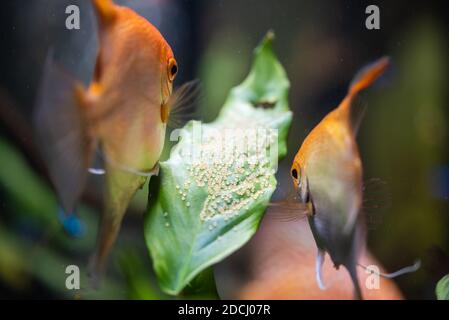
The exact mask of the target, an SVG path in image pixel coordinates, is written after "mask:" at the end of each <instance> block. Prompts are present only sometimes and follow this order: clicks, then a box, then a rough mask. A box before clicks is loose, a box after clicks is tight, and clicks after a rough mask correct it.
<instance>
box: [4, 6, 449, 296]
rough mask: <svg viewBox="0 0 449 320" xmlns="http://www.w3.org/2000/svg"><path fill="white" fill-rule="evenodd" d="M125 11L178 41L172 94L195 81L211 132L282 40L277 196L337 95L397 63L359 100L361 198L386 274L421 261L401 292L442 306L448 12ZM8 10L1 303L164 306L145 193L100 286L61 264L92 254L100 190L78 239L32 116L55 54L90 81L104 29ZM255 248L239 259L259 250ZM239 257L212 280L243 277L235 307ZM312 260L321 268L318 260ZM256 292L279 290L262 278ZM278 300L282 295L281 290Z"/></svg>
mask: <svg viewBox="0 0 449 320" xmlns="http://www.w3.org/2000/svg"><path fill="white" fill-rule="evenodd" d="M116 2H117V3H124V4H126V5H128V6H130V7H132V8H134V9H135V10H136V11H138V12H139V13H140V14H142V15H144V16H145V17H146V18H147V19H149V20H150V21H151V22H152V23H153V24H155V25H156V26H157V27H158V28H159V29H160V30H161V33H162V34H163V35H164V36H165V37H166V39H167V41H168V42H169V43H170V44H171V45H172V48H173V50H174V52H175V55H176V57H177V60H178V63H179V69H180V72H179V77H178V78H177V80H176V83H175V85H176V84H178V85H179V84H181V83H183V82H184V81H186V80H190V79H193V78H198V79H199V80H200V81H201V83H202V96H201V99H200V100H199V102H198V104H197V105H196V108H195V117H196V118H197V119H201V120H204V121H211V120H213V119H214V118H215V117H216V115H217V114H218V111H219V109H220V108H221V106H222V105H223V103H224V99H225V98H226V96H227V94H228V92H229V90H230V89H231V88H232V87H234V86H236V85H237V84H239V83H240V82H241V81H242V80H243V78H244V77H245V75H246V74H247V72H248V69H249V66H250V62H251V53H252V50H253V48H254V47H255V46H256V45H257V44H258V43H259V41H260V39H261V38H262V37H263V36H264V34H265V33H266V32H267V30H269V29H272V30H274V32H275V34H276V41H275V42H274V49H275V52H276V54H277V56H278V57H279V60H280V61H281V63H282V64H283V66H284V67H285V69H286V72H287V75H288V77H289V79H290V82H291V91H290V96H289V99H290V108H291V110H292V111H293V113H294V118H293V123H292V127H291V130H290V133H289V138H288V155H287V157H286V158H285V159H283V160H282V162H281V163H280V166H279V171H278V173H277V178H278V181H279V188H278V190H277V192H276V194H275V196H274V197H275V199H282V198H283V197H284V196H285V195H286V194H288V193H289V192H291V188H292V186H291V181H290V176H289V170H290V164H291V161H292V159H293V157H294V155H295V154H296V152H297V150H298V148H299V147H300V144H301V142H302V141H303V139H304V137H305V136H306V135H307V134H308V133H309V132H310V130H311V129H312V128H313V127H314V126H315V125H316V124H317V123H318V122H319V120H320V119H321V118H322V117H323V116H324V115H325V114H327V113H328V112H329V111H330V110H331V109H333V108H334V107H336V106H337V105H338V103H339V102H340V101H341V100H342V99H343V97H344V95H345V94H346V90H347V86H348V84H349V82H350V81H351V79H352V77H353V75H354V74H355V73H356V72H357V70H359V68H360V67H362V66H363V65H365V64H366V63H368V62H370V61H373V60H375V59H377V58H378V57H380V56H383V55H389V56H391V58H392V62H393V68H392V70H391V71H390V72H389V74H388V75H387V76H386V77H384V79H383V80H382V81H381V82H380V83H379V84H377V85H376V86H374V87H373V88H372V89H370V90H368V92H366V93H364V94H363V95H362V96H361V98H360V99H359V101H358V102H357V103H361V104H365V105H366V106H367V111H366V114H365V117H364V120H363V122H362V126H361V129H360V133H359V136H358V143H359V147H360V151H361V156H362V161H363V165H364V179H365V180H366V181H367V185H369V184H370V183H369V182H370V181H374V180H376V181H381V182H382V183H381V184H378V185H375V187H374V189H375V190H369V187H367V190H368V191H367V194H368V195H372V197H371V198H370V200H371V203H370V206H369V208H368V209H367V216H368V224H369V233H368V238H369V241H368V247H369V250H370V251H371V253H372V254H373V256H375V257H376V259H377V260H378V261H379V262H380V263H381V264H382V265H383V266H384V267H385V269H386V270H396V269H398V268H401V267H403V266H405V265H409V264H411V263H413V261H415V260H416V259H421V261H422V267H421V268H420V270H419V271H418V272H416V273H413V274H410V275H406V276H403V277H400V278H398V279H396V280H395V281H396V283H397V285H398V287H399V289H400V290H401V292H402V295H403V297H404V298H406V299H435V285H436V283H437V281H438V280H439V279H440V278H441V277H442V276H444V275H445V274H448V273H449V148H448V147H449V126H448V119H449V74H448V72H447V71H448V70H449V68H448V67H449V66H448V57H449V46H448V41H447V40H448V39H449V21H448V19H447V17H448V11H447V9H445V7H444V2H443V1H441V2H438V1H419V2H410V1H374V2H372V3H371V2H370V3H368V2H364V1H348V0H347V1H343V0H338V1H324V0H320V1H297V0H281V1H277V0H244V1H237V0H214V1H193V0H192V1H188V0H142V1H138V0H121V1H116ZM70 4H76V5H78V6H79V7H80V9H81V29H80V30H67V29H66V28H65V19H66V17H67V15H66V14H65V8H66V7H67V6H68V5H70ZM369 4H376V5H378V6H379V8H380V14H381V20H380V21H381V22H380V30H367V28H366V27H365V19H366V17H367V15H366V14H365V8H366V6H368V5H369ZM0 12H1V17H0V45H1V50H0V298H44V299H46V298H50V299H53V298H68V299H73V298H75V299H76V298H81V299H92V298H119V299H163V298H169V297H168V296H166V295H164V294H163V293H162V292H161V291H160V289H159V288H158V285H157V281H156V279H155V276H154V274H153V271H152V263H151V261H150V257H149V255H148V250H147V248H146V246H145V242H144V239H143V232H142V220H143V215H142V214H143V212H144V211H145V208H146V200H147V199H146V197H147V194H146V193H145V192H144V191H142V192H141V193H140V194H139V195H138V196H137V197H136V199H135V200H134V201H133V203H132V205H131V207H130V208H129V214H128V215H127V216H126V217H125V220H124V224H123V227H122V230H121V233H120V236H119V239H118V243H117V245H116V247H115V248H114V250H113V252H112V256H111V258H110V260H109V262H110V263H109V268H108V272H107V276H106V277H105V283H104V285H103V286H102V288H101V289H100V290H98V291H95V290H83V289H81V290H80V291H76V292H74V291H68V290H67V289H66V288H65V285H64V284H65V279H66V276H67V275H66V274H65V273H64V270H65V266H67V265H71V264H75V265H79V266H81V268H82V270H84V269H85V265H86V264H87V261H88V257H89V255H90V253H91V252H92V250H93V248H94V244H95V237H96V227H97V223H98V218H99V212H100V211H101V206H102V205H101V193H100V192H99V191H98V189H99V188H96V186H98V185H99V184H101V181H99V179H98V178H96V177H93V178H92V179H91V180H92V181H91V183H89V190H88V191H86V193H85V195H84V196H83V202H82V205H81V206H80V210H79V214H80V216H81V218H82V219H83V221H84V222H85V224H86V232H85V235H84V236H83V237H82V238H71V237H69V236H68V235H66V234H65V233H64V231H63V230H62V228H61V226H60V224H59V222H58V219H57V209H56V208H57V203H56V197H55V195H54V193H53V191H52V188H51V185H50V183H49V180H48V176H47V173H46V170H45V168H44V166H43V163H42V160H41V158H40V156H39V152H38V150H37V148H36V146H35V144H34V142H33V131H32V128H31V125H30V120H31V116H32V112H33V106H34V104H35V98H36V93H37V87H38V85H39V81H40V77H41V72H42V68H43V64H44V61H45V58H46V56H47V53H48V51H49V50H50V48H51V49H52V50H54V54H55V57H56V59H57V60H58V61H59V62H60V63H61V64H63V65H64V66H65V68H67V70H69V71H70V73H72V74H74V75H75V76H76V77H78V78H79V79H82V80H83V82H84V83H86V84H87V83H88V82H89V80H90V78H91V74H92V71H93V66H94V57H95V52H96V49H97V39H96V24H95V18H94V14H93V10H92V7H91V3H90V1H87V0H78V1H75V0H5V1H2V2H1V3H0ZM169 147H170V145H169V144H167V145H166V152H165V153H164V154H165V155H164V156H163V158H164V157H165V158H167V156H168V154H169ZM379 185H380V186H379ZM370 192H372V193H370ZM268 223H269V221H264V222H263V223H262V229H263V228H266V225H267V224H268ZM277 229H279V230H282V228H277ZM298 230H300V229H298ZM301 230H302V229H301ZM298 232H299V231H298ZM307 232H308V230H307ZM269 235H270V233H266V234H265V236H269ZM260 237H262V236H260ZM260 237H259V238H260ZM256 240H258V238H257V237H256V238H254V239H253V240H252V241H251V242H250V244H249V246H247V247H245V248H243V249H242V250H249V251H251V248H253V247H254V243H253V242H254V241H256ZM254 250H256V249H254ZM279 250H286V251H289V252H294V250H295V248H294V247H281V249H279ZM237 255H238V252H237V254H236V256H235V257H231V258H230V259H227V260H228V261H225V262H224V264H223V265H222V267H223V268H218V269H226V270H225V271H223V272H221V271H217V273H220V274H218V275H217V274H216V277H217V279H221V280H220V281H218V282H217V283H218V291H219V292H220V290H221V289H220V283H223V282H225V283H227V284H228V285H231V286H232V285H233V284H234V283H236V282H238V284H236V285H235V287H234V288H231V289H229V288H227V289H226V290H224V291H226V292H232V294H231V297H240V296H241V295H239V292H238V291H239V290H244V288H242V287H244V284H245V281H247V280H248V279H247V278H248V275H247V274H246V273H245V267H244V266H245V260H244V259H245V257H242V256H237ZM248 256H250V255H248ZM307 263H312V265H311V267H313V263H314V261H313V260H312V261H308V262H307ZM266 272H284V273H294V272H299V271H295V269H294V268H293V269H287V270H282V269H273V270H267V271H266ZM223 277H225V280H223ZM226 277H228V278H229V279H228V278H226ZM82 278H83V280H82V281H87V280H85V278H86V277H85V276H84V275H83V277H82ZM226 279H228V280H229V281H226ZM236 279H238V281H236ZM267 286H268V283H267ZM260 288H261V289H260V290H267V291H270V290H271V289H272V288H270V287H265V288H264V287H263V283H261V286H260ZM276 290H277V292H280V296H282V294H281V293H282V290H283V289H282V286H280V287H277V288H276ZM286 290H287V289H286ZM222 292H223V291H222ZM206 297H207V296H206ZM226 297H229V296H226ZM327 298H329V297H327Z"/></svg>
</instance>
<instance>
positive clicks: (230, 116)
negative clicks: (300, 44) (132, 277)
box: [145, 32, 292, 295]
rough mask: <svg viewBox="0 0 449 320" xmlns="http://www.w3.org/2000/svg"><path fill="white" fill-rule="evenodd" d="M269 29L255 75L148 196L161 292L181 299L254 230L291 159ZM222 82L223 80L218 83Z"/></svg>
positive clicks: (186, 137)
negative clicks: (280, 169) (284, 161)
mask: <svg viewBox="0 0 449 320" xmlns="http://www.w3.org/2000/svg"><path fill="white" fill-rule="evenodd" d="M272 41H273V34H272V33H271V32H270V33H268V34H267V36H266V37H265V38H264V40H263V41H262V43H261V44H260V45H259V46H258V47H257V48H256V49H255V52H254V58H253V64H252V68H251V71H250V73H249V75H248V76H247V78H246V79H245V80H244V81H243V83H242V84H241V85H239V86H237V87H235V88H233V89H232V90H231V92H230V94H229V96H228V98H227V100H226V102H225V104H224V106H223V108H222V110H221V112H220V114H219V116H218V118H217V119H216V120H215V121H214V122H212V123H208V124H202V123H200V122H197V121H191V122H189V123H188V124H187V125H186V126H185V127H184V128H183V129H181V132H180V137H181V138H180V139H181V140H180V142H179V143H178V144H177V145H176V146H175V147H174V148H173V149H172V152H171V155H170V158H169V159H168V160H167V161H165V162H162V163H161V164H160V169H161V170H160V176H159V178H156V179H155V180H156V181H157V182H156V183H157V185H156V186H155V185H154V182H155V181H153V182H152V187H153V189H156V190H155V192H152V191H150V201H149V208H148V212H147V215H146V218H145V239H146V244H147V246H148V248H149V251H150V254H151V257H152V259H153V263H154V269H155V271H156V274H157V277H158V280H159V283H160V286H161V288H162V289H163V290H164V291H165V292H167V293H169V294H173V295H176V294H179V293H180V292H181V291H182V290H183V289H184V288H185V287H186V286H187V285H188V284H189V282H191V281H192V279H193V278H194V277H195V276H197V275H198V274H199V273H200V272H201V271H203V270H205V269H206V268H207V267H209V266H211V265H213V264H215V263H217V262H219V261H220V260H222V259H224V258H225V257H227V256H229V255H230V254H232V253H233V252H234V251H236V250H237V249H239V248H240V247H241V246H243V245H244V244H245V243H246V242H247V241H248V240H249V239H250V238H251V237H252V236H253V235H254V233H255V232H256V230H257V227H258V225H259V223H260V221H261V219H262V216H263V213H264V211H265V209H266V207H267V204H268V202H269V201H270V197H271V195H272V193H273V192H274V190H275V187H276V183H277V182H276V179H275V177H274V174H275V171H276V170H277V162H278V160H279V158H280V157H283V156H284V155H285V154H286V151H287V148H286V137H287V132H288V129H289V126H290V123H291V119H292V113H291V112H290V110H289V108H288V90H289V87H290V84H289V81H288V79H287V77H286V74H285V71H284V69H283V67H282V66H281V64H280V63H279V61H278V60H277V59H276V57H275V55H274V54H273V51H272ZM217 85H219V81H217Z"/></svg>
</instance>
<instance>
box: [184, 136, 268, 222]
mask: <svg viewBox="0 0 449 320" xmlns="http://www.w3.org/2000/svg"><path fill="white" fill-rule="evenodd" d="M262 129H264V130H254V129H253V130H243V131H225V130H223V131H221V132H222V133H223V134H221V135H218V136H217V135H214V136H213V137H211V136H209V137H208V136H205V137H204V136H203V139H202V143H201V144H199V145H198V146H197V147H198V148H199V150H197V152H198V153H197V154H199V157H197V158H194V159H193V160H192V162H191V163H190V164H188V165H187V172H188V178H187V179H186V181H185V182H184V184H183V185H182V186H179V185H177V186H176V189H177V192H178V195H179V196H180V197H181V200H182V201H184V202H185V205H186V206H187V207H190V206H191V203H190V202H189V201H188V193H189V190H190V189H191V187H192V185H193V184H195V185H196V186H197V187H200V188H204V190H205V191H206V193H207V196H206V199H205V202H204V205H203V208H202V210H201V212H200V219H201V220H202V221H203V222H204V221H208V220H211V219H212V218H214V217H216V216H221V217H224V220H225V221H227V220H228V219H231V218H233V217H235V216H236V215H238V214H239V213H240V212H241V211H242V209H248V208H249V205H250V204H251V203H252V202H253V201H255V200H257V199H258V198H259V197H260V196H261V195H263V194H264V193H265V192H267V190H268V189H269V188H270V179H271V177H272V175H273V174H274V170H273V169H272V166H271V164H270V161H269V159H270V158H269V147H270V145H271V144H272V143H273V142H274V141H275V139H276V137H275V136H274V135H272V134H271V131H269V130H265V128H262ZM225 132H226V134H225ZM255 132H259V133H260V132H265V133H266V134H262V135H261V134H259V135H258V136H257V138H256V137H255ZM205 135H206V134H205ZM217 140H218V141H217ZM189 156H190V155H189ZM214 223H215V225H214ZM216 224H217V223H216V221H214V222H213V223H212V224H210V226H209V227H210V228H212V229H213V228H214V227H216Z"/></svg>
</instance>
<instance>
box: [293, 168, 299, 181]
mask: <svg viewBox="0 0 449 320" xmlns="http://www.w3.org/2000/svg"><path fill="white" fill-rule="evenodd" d="M292 177H293V178H294V179H298V171H297V170H296V169H293V170H292Z"/></svg>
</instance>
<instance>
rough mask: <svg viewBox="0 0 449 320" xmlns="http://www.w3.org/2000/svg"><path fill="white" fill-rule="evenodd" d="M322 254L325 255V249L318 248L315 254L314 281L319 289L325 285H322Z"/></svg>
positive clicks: (324, 287) (323, 288)
mask: <svg viewBox="0 0 449 320" xmlns="http://www.w3.org/2000/svg"><path fill="white" fill-rule="evenodd" d="M324 256H325V251H324V250H321V249H318V252H317V256H316V265H315V272H316V281H317V284H318V287H319V288H320V289H321V290H326V286H325V285H324V282H323V274H322V271H323V263H324Z"/></svg>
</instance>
